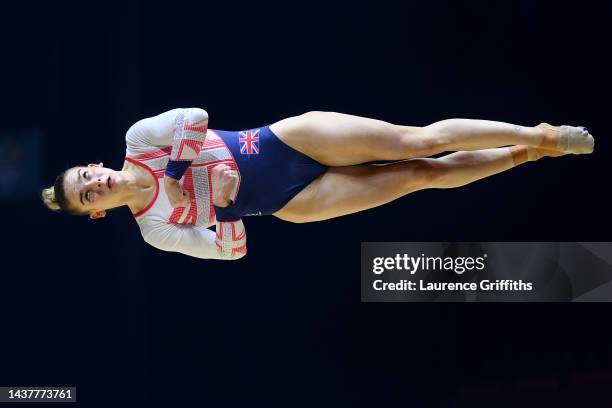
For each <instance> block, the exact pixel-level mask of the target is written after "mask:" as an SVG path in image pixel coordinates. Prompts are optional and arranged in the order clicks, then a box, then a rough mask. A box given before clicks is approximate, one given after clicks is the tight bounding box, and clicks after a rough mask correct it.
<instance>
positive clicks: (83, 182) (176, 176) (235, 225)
mask: <svg viewBox="0 0 612 408" xmlns="http://www.w3.org/2000/svg"><path fill="white" fill-rule="evenodd" d="M126 143H127V149H126V156H125V162H124V164H123V168H122V169H121V170H120V171H117V170H113V169H110V168H106V167H103V163H99V164H89V165H87V166H77V167H72V168H69V169H68V170H65V171H63V172H62V173H60V174H59V175H58V176H57V178H56V179H55V182H54V184H53V186H51V187H49V188H45V189H43V191H42V199H43V201H44V203H45V204H46V206H47V207H48V208H50V209H52V210H55V211H60V210H61V211H64V212H66V213H70V214H77V215H85V214H88V215H89V216H90V218H92V219H98V218H101V217H104V216H105V215H106V211H107V210H109V209H112V208H116V207H120V206H123V205H127V206H128V207H129V209H130V211H131V212H132V214H133V216H134V219H135V220H136V223H137V224H138V226H139V228H140V232H141V234H142V236H143V238H144V240H145V241H146V242H147V243H149V244H150V245H152V246H154V247H156V248H158V249H161V250H164V251H174V252H180V253H183V254H186V255H190V256H194V257H198V258H209V259H210V258H212V259H228V260H233V259H239V258H241V257H243V256H244V255H245V254H246V232H245V229H244V224H243V222H242V217H244V216H258V215H270V214H271V215H274V216H276V217H278V218H280V219H282V220H285V221H289V222H296V223H303V222H313V221H322V220H326V219H330V218H334V217H340V216H343V215H347V214H351V213H355V212H358V211H363V210H366V209H369V208H373V207H377V206H380V205H383V204H385V203H388V202H390V201H393V200H395V199H397V198H399V197H402V196H404V195H406V194H409V193H412V192H414V191H417V190H421V189H426V188H454V187H459V186H463V185H465V184H468V183H471V182H473V181H476V180H479V179H482V178H485V177H489V176H491V175H493V174H496V173H500V172H502V171H505V170H508V169H511V168H513V167H515V166H518V165H521V164H523V163H526V162H528V161H535V160H538V159H540V158H542V157H544V156H550V157H557V156H562V155H565V154H589V153H592V152H593V148H594V139H593V137H592V136H591V135H590V134H589V132H588V131H587V129H586V128H584V127H574V126H565V125H564V126H559V127H557V126H551V125H549V124H547V123H541V124H539V125H538V126H534V127H525V126H518V125H513V124H509V123H503V122H495V121H488V120H475V119H446V120H442V121H439V122H435V123H433V124H431V125H429V126H425V127H413V126H403V125H396V124H391V123H388V122H385V121H381V120H375V119H369V118H364V117H359V116H352V115H347V114H342V113H336V112H321V111H312V112H307V113H304V114H302V115H298V116H294V117H289V118H286V119H283V120H280V121H278V122H276V123H273V124H271V125H269V126H263V127H259V128H253V129H248V130H244V131H236V132H233V131H223V130H214V129H209V128H208V114H207V112H206V111H205V110H203V109H200V108H182V109H173V110H170V111H167V112H164V113H161V114H159V115H157V116H153V117H150V118H145V119H142V120H140V121H138V122H136V123H135V124H134V125H132V126H131V127H130V128H129V130H128V131H127V133H126ZM447 151H451V152H454V153H450V154H446V155H444V156H441V157H437V158H432V157H430V156H433V155H437V154H439V153H443V152H447ZM212 225H215V231H212V230H210V229H209V227H211V226H212Z"/></svg>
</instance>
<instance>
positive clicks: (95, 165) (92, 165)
mask: <svg viewBox="0 0 612 408" xmlns="http://www.w3.org/2000/svg"><path fill="white" fill-rule="evenodd" d="M87 167H104V163H102V162H100V163H98V164H95V163H89V164H88V165H87Z"/></svg>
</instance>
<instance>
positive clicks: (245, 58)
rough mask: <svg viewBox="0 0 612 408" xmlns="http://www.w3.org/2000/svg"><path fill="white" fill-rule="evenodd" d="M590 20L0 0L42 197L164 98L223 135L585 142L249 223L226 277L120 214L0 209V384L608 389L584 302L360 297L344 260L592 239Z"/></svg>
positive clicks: (594, 19)
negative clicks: (196, 110)
mask: <svg viewBox="0 0 612 408" xmlns="http://www.w3.org/2000/svg"><path fill="white" fill-rule="evenodd" d="M611 17H612V6H611V3H610V2H598V3H593V4H589V3H587V2H572V3H567V4H566V3H563V2H552V1H550V2H545V1H533V0H529V1H527V0H522V1H513V2H504V3H492V2H486V1H470V2H455V1H431V2H394V1H372V2H350V3H345V4H343V3H339V2H332V1H327V2H321V3H319V2H312V1H291V2H282V3H278V4H272V3H271V4H263V3H260V2H244V3H243V2H230V1H226V2H215V3H206V2H197V3H195V2H194V3H193V4H192V3H188V2H182V1H173V2H164V3H156V2H145V1H129V0H124V1H108V2H99V3H98V2H95V3H92V4H84V3H82V2H73V3H69V2H31V1H30V2H17V3H15V4H13V5H11V6H9V5H7V4H3V5H2V6H1V9H0V36H1V37H0V38H1V40H0V41H1V42H0V44H1V45H2V59H1V62H0V70H1V71H0V72H1V73H2V75H1V76H0V85H1V90H2V94H1V99H0V101H1V102H0V104H1V105H0V106H1V108H2V109H1V112H2V113H1V116H2V120H1V123H0V132H1V134H2V136H3V137H4V136H6V137H10V136H11V135H15V134H19V132H21V131H22V130H24V129H26V130H28V129H29V130H37V131H39V132H40V134H41V135H42V141H43V145H42V158H41V163H40V168H41V171H42V174H41V179H42V181H41V183H42V184H43V185H44V186H47V185H50V184H51V183H52V181H53V179H54V177H55V175H56V174H57V173H58V172H59V171H61V170H63V169H64V168H66V167H68V166H72V165H76V164H81V163H88V162H99V161H104V163H105V165H106V166H108V167H113V168H120V167H121V165H122V162H123V157H124V153H125V142H124V134H125V131H126V130H127V128H128V127H129V126H130V125H131V124H132V123H134V122H135V121H137V120H138V119H141V118H143V117H146V116H151V115H155V114H158V113H160V112H162V111H165V110H168V109H171V108H175V107H188V106H198V107H203V108H205V109H206V110H207V111H208V112H209V115H210V118H211V119H210V127H211V128H214V129H225V130H238V129H243V128H249V127H255V126H261V125H265V124H270V123H273V122H274V121H277V120H280V119H282V118H285V117H287V116H291V115H295V114H299V113H303V112H305V111H308V110H332V111H339V112H344V113H350V114H355V115H360V116H367V117H372V118H377V119H383V120H386V121H389V122H394V123H398V124H406V125H415V126H424V125H427V124H429V123H432V122H434V121H437V120H441V119H446V118H452V117H465V118H481V119H490V120H500V121H506V122H511V123H517V124H522V125H530V126H533V125H536V124H538V123H540V122H542V121H546V122H548V123H552V124H556V125H560V124H571V125H583V126H587V127H588V128H589V130H590V131H591V133H592V134H593V135H594V136H595V138H596V142H597V143H596V150H595V153H594V154H592V155H591V156H571V157H562V158H555V159H550V158H547V159H543V160H541V161H539V162H537V163H529V164H527V165H525V166H522V167H520V168H517V169H513V170H512V171H509V172H506V173H504V174H500V175H496V176H494V177H491V178H489V179H486V180H482V181H479V182H477V183H475V184H472V185H468V186H465V187H462V188H459V189H453V190H428V191H421V192H418V193H415V194H412V195H410V196H408V197H404V198H402V199H400V200H397V201H396V202H393V203H391V204H388V205H386V206H384V207H381V208H376V209H373V210H369V211H366V212H362V213H359V214H355V215H351V216H346V217H342V218H338V219H334V220H330V221H325V222H320V223H312V224H290V223H286V222H283V221H281V220H278V219H276V218H274V217H261V218H257V217H249V218H247V219H246V220H245V225H246V228H247V231H248V239H249V253H248V255H247V256H246V257H245V258H243V259H241V260H239V261H236V262H223V261H213V260H197V259H194V258H189V257H187V256H184V255H180V254H173V253H165V252H161V251H158V250H155V249H154V248H152V247H150V246H148V245H147V244H146V243H145V242H144V241H143V240H142V238H141V236H140V233H139V230H138V228H137V225H136V223H135V222H134V221H133V220H132V218H131V216H130V214H129V211H128V209H127V208H122V209H120V210H117V211H114V212H112V213H110V214H109V215H110V216H109V217H107V218H106V219H103V220H98V221H95V222H94V221H91V220H89V219H88V218H86V217H70V216H67V215H62V214H53V213H51V212H50V211H48V210H47V209H46V208H45V207H44V206H43V205H42V203H41V202H40V200H39V198H38V196H37V192H34V194H33V195H30V196H28V197H17V194H15V197H17V198H11V197H4V198H3V199H2V201H1V203H0V210H1V212H2V214H3V216H4V221H3V231H4V233H3V234H2V247H1V251H2V252H1V253H2V266H1V269H2V273H1V275H0V276H1V278H2V279H1V281H0V316H1V320H0V322H1V324H2V327H0V336H1V337H0V338H1V342H0V347H1V350H2V352H1V354H0V385H22V386H26V385H32V386H36V385H75V386H77V387H78V397H79V400H80V405H82V406H87V407H94V406H96V407H97V406H100V407H102V406H104V407H109V406H131V407H134V406H153V405H164V406H191V405H196V406H213V407H219V406H246V404H249V405H251V404H256V405H260V404H261V405H262V406H312V405H313V404H317V405H319V406H334V407H351V406H357V405H361V404H363V405H368V406H385V407H387V406H389V407H390V406H459V405H460V404H461V402H457V401H458V400H459V399H458V398H457V395H458V394H460V393H461V392H463V391H462V390H465V389H466V388H465V387H466V386H470V387H476V390H478V389H479V388H478V387H484V388H486V387H487V384H493V388H494V389H495V390H498V391H496V392H498V394H495V395H502V394H503V395H510V394H512V395H514V393H515V392H518V393H520V392H524V391H521V390H522V388H521V387H520V386H519V385H520V384H523V383H527V384H536V385H535V386H534V387H535V388H536V391H538V392H543V393H544V394H546V393H547V392H548V391H550V393H551V395H553V394H555V395H561V394H563V395H573V394H572V393H576V392H579V391H580V389H579V387H577V386H576V385H575V384H576V383H577V382H576V381H574V379H575V378H587V380H585V381H586V383H589V381H590V380H588V379H589V378H598V379H599V380H597V379H596V380H593V381H592V384H591V385H593V384H595V385H597V384H599V383H601V382H602V381H603V382H604V383H605V382H606V381H609V378H610V376H609V369H610V366H611V362H612V356H611V352H610V350H611V347H610V337H609V336H610V334H611V333H612V330H611V329H610V312H612V307H610V305H609V304H584V305H578V304H365V303H364V304H362V303H360V297H359V295H360V290H359V285H360V282H359V259H360V256H359V251H360V243H361V242H362V241H429V240H431V241H470V240H474V241H512V240H516V241H610V240H611V239H610V238H611V236H610V227H611V226H612V225H611V220H610V215H609V210H610V208H611V200H610V198H609V197H608V194H607V193H608V188H609V187H610V177H609V175H610V159H611V155H610V149H612V143H611V142H610V141H609V137H610V125H609V115H608V110H609V106H610V103H609V93H610V81H609V75H610V72H612V70H611V69H612V64H611V52H610V43H611V41H610V40H611V35H610V29H609V26H610V21H611V20H610V18H611ZM43 185H41V186H40V187H43ZM581 375H583V377H580V376H581ZM538 378H540V379H541V378H544V380H545V381H544V384H548V385H546V386H542V387H540V385H541V384H542V383H539V382H538V381H536V380H534V381H531V379H538ZM546 381H548V382H546ZM598 381H599V382H598ZM578 382H580V381H578ZM538 384H540V385H538ZM495 387H497V388H495ZM538 387H540V388H538ZM547 387H549V388H547ZM484 388H483V389H484ZM527 388H529V387H527ZM487 389H488V388H487ZM474 395H475V396H474V397H473V399H472V401H473V402H474V401H476V400H477V399H478V395H480V394H479V393H478V392H476V393H475V394H474ZM483 395H484V394H483ZM495 398H497V397H495ZM549 401H550V400H549ZM583 402H584V401H583ZM264 404H265V405H264ZM453 404H455V405H453ZM23 406H25V404H24V405H23ZM461 406H463V405H461ZM524 406H526V405H524ZM541 406H543V405H541ZM557 406H560V405H557ZM582 406H585V405H584V404H583V405H582Z"/></svg>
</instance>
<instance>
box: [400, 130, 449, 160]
mask: <svg viewBox="0 0 612 408" xmlns="http://www.w3.org/2000/svg"><path fill="white" fill-rule="evenodd" d="M399 144H400V146H399V149H400V151H401V152H402V153H403V156H404V157H406V158H411V157H429V156H432V155H434V154H437V153H440V152H443V151H444V147H445V146H446V145H447V144H448V140H447V138H445V137H444V134H442V133H438V132H437V131H436V130H435V129H428V128H427V127H414V128H408V129H406V130H404V129H402V130H401V131H400V137H399Z"/></svg>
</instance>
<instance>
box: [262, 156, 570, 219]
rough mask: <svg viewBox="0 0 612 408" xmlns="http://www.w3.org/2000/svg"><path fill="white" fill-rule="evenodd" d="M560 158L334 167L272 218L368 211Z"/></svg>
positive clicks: (421, 160) (471, 158)
mask: <svg viewBox="0 0 612 408" xmlns="http://www.w3.org/2000/svg"><path fill="white" fill-rule="evenodd" d="M563 154H564V153H562V152H557V151H550V150H543V149H538V148H531V147H528V146H511V147H500V148H493V149H486V150H476V151H462V152H456V153H452V154H448V155H446V156H443V157H440V158H435V159H433V158H418V159H411V160H407V161H403V162H399V163H393V164H389V165H384V166H375V165H369V164H362V165H355V166H345V167H332V168H330V169H329V170H328V171H327V172H326V173H324V174H322V175H321V176H319V178H317V179H315V180H314V181H313V182H312V183H310V184H309V185H308V186H306V188H304V189H303V190H302V191H301V192H300V193H299V194H297V195H296V196H295V197H294V198H293V199H292V200H291V201H290V202H289V203H288V204H287V205H285V206H284V207H283V208H282V209H281V210H279V211H277V212H276V213H274V215H275V216H277V217H279V218H281V219H283V220H285V221H290V222H312V221H321V220H326V219H330V218H334V217H340V216H342V215H346V214H351V213H355V212H358V211H363V210H367V209H369V208H373V207H377V206H379V205H382V204H385V203H388V202H391V201H393V200H395V199H397V198H399V197H402V196H404V195H406V194H409V193H412V192H414V191H417V190H422V189H426V188H453V187H459V186H463V185H465V184H468V183H471V182H473V181H476V180H479V179H482V178H485V177H489V176H491V175H493V174H496V173H500V172H502V171H505V170H508V169H511V168H513V167H515V166H518V165H521V164H523V163H526V162H527V161H534V160H538V159H539V158H541V157H543V156H560V155H563Z"/></svg>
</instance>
